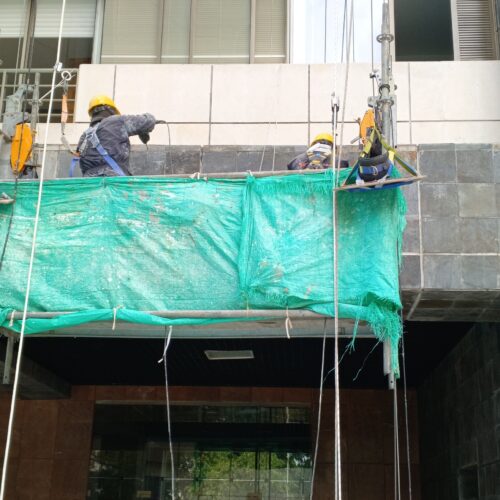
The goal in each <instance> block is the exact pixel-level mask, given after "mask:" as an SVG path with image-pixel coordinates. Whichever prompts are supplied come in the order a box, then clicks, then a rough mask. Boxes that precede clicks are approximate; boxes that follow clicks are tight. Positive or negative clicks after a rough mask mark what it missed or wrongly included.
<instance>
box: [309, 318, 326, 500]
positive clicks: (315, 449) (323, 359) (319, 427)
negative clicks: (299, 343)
mask: <svg viewBox="0 0 500 500" xmlns="http://www.w3.org/2000/svg"><path fill="white" fill-rule="evenodd" d="M325 351H326V319H325V322H324V324H323V347H322V349H321V378H320V381H319V398H318V424H317V426H316V442H315V445H314V456H313V465H312V474H311V494H310V496H309V498H310V500H313V498H314V496H313V495H314V477H315V474H316V460H317V458H318V448H319V433H320V430H321V411H322V408H323V384H324V382H325V380H326V377H324V373H325Z"/></svg>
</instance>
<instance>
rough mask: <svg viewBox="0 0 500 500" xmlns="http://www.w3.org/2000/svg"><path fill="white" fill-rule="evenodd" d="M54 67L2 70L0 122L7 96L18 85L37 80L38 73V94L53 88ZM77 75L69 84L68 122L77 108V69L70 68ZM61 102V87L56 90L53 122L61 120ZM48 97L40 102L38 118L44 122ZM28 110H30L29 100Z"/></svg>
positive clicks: (0, 74)
mask: <svg viewBox="0 0 500 500" xmlns="http://www.w3.org/2000/svg"><path fill="white" fill-rule="evenodd" d="M52 71H53V69H52V68H34V69H31V70H30V69H26V68H23V69H3V70H0V122H1V121H2V117H3V113H4V111H5V101H6V99H7V97H8V96H9V95H11V94H13V93H14V92H15V91H16V90H17V88H18V86H19V85H20V84H23V83H29V84H31V85H33V84H34V82H35V76H36V74H38V75H39V78H40V84H39V92H38V95H40V96H43V95H44V94H46V93H47V92H48V91H49V90H50V88H51V80H52ZM68 71H70V72H71V73H72V74H74V75H75V76H74V77H73V79H72V80H71V82H70V83H69V84H68V112H69V115H68V122H72V121H73V116H74V109H75V95H76V76H77V74H78V70H77V69H68ZM61 103H62V89H61V88H60V87H59V88H58V89H56V91H55V97H54V105H53V110H52V119H51V121H53V122H59V121H60V120H61ZM47 108H48V99H47V100H46V101H43V102H42V103H41V104H40V109H39V114H38V119H39V121H40V122H44V121H45V120H46V119H47ZM27 111H28V112H29V111H30V106H29V101H28V107H27Z"/></svg>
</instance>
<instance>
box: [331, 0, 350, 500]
mask: <svg viewBox="0 0 500 500" xmlns="http://www.w3.org/2000/svg"><path fill="white" fill-rule="evenodd" d="M346 3H347V0H346ZM353 9H354V1H353V0H351V2H350V18H349V21H350V22H349V30H348V35H347V58H346V70H345V82H344V93H343V96H342V97H343V104H342V122H341V128H340V147H339V155H338V158H337V159H336V158H335V148H333V153H332V158H333V161H332V168H333V169H334V170H335V172H334V189H333V191H332V208H333V280H334V284H333V288H334V325H335V357H334V359H335V363H334V366H335V367H337V369H336V370H335V500H342V456H341V455H342V453H341V440H340V392H339V391H340V380H339V370H338V366H339V341H338V329H339V323H338V319H339V318H338V315H339V304H338V238H337V235H338V231H337V222H338V217H337V191H336V188H337V187H338V184H339V177H340V159H341V157H342V145H343V137H344V125H345V107H346V103H347V88H348V83H349V66H350V53H351V40H352V30H353V21H354V16H353ZM344 15H345V12H344ZM342 43H344V39H343V40H342ZM336 126H337V117H336V113H334V135H335V132H336ZM335 160H337V161H335Z"/></svg>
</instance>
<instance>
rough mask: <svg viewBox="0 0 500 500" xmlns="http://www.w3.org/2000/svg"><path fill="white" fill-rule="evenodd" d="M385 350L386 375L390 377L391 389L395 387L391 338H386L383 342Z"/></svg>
mask: <svg viewBox="0 0 500 500" xmlns="http://www.w3.org/2000/svg"><path fill="white" fill-rule="evenodd" d="M383 347H384V350H383V353H384V375H387V376H388V377H389V379H388V383H389V389H394V371H393V369H392V353H391V343H390V341H389V340H385V341H384V344H383Z"/></svg>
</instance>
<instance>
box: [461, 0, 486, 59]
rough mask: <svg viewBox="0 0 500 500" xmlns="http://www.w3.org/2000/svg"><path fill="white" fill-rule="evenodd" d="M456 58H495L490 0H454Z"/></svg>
mask: <svg viewBox="0 0 500 500" xmlns="http://www.w3.org/2000/svg"><path fill="white" fill-rule="evenodd" d="M456 6H457V31H458V51H459V57H458V59H460V60H462V61H467V60H469V61H470V60H487V59H495V55H496V54H495V34H494V30H493V15H492V5H491V1H490V0H456Z"/></svg>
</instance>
